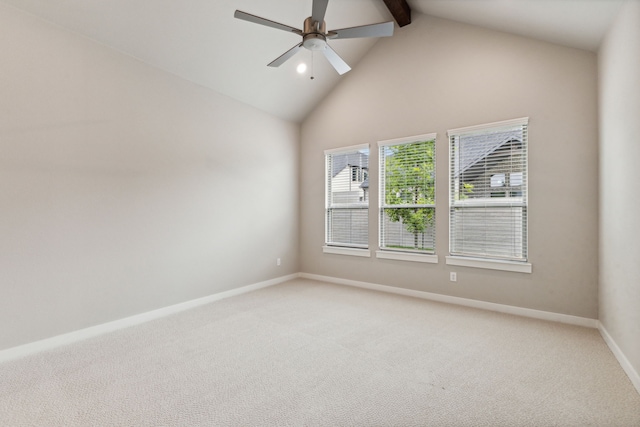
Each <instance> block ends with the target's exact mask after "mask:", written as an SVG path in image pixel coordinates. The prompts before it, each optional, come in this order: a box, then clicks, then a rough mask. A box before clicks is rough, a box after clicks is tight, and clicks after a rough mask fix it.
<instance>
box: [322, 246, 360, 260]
mask: <svg viewBox="0 0 640 427" xmlns="http://www.w3.org/2000/svg"><path fill="white" fill-rule="evenodd" d="M322 252H324V253H325V254H334V255H349V256H359V257H365V258H371V251H370V250H369V249H357V248H343V247H339V246H323V247H322Z"/></svg>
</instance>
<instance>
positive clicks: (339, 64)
mask: <svg viewBox="0 0 640 427" xmlns="http://www.w3.org/2000/svg"><path fill="white" fill-rule="evenodd" d="M322 52H323V53H324V56H326V57H327V59H328V60H329V62H330V63H331V65H333V68H335V69H336V71H337V72H338V74H340V75H343V74H344V73H346V72H347V71H349V70H351V67H349V65H347V63H346V62H344V60H343V59H342V58H340V56H339V55H338V54H337V53H336V51H335V50H333V49H331V46H329V45H327V48H326V49H325V50H323V51H322Z"/></svg>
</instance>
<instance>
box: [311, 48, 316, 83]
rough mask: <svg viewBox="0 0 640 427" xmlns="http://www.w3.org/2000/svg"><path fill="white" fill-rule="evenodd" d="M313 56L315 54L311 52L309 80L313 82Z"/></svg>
mask: <svg viewBox="0 0 640 427" xmlns="http://www.w3.org/2000/svg"><path fill="white" fill-rule="evenodd" d="M314 56H315V52H314V51H311V77H310V79H311V80H313V79H314V78H315V77H313V74H314V73H313V69H314V68H313V64H314V62H313V58H314Z"/></svg>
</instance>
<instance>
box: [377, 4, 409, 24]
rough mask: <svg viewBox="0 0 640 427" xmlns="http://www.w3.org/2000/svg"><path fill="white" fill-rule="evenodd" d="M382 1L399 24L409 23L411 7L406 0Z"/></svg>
mask: <svg viewBox="0 0 640 427" xmlns="http://www.w3.org/2000/svg"><path fill="white" fill-rule="evenodd" d="M384 3H385V4H386V5H387V8H388V9H389V12H391V15H393V19H395V20H396V22H397V23H398V25H399V26H401V27H404V26H405V25H409V24H411V7H409V4H407V0H384Z"/></svg>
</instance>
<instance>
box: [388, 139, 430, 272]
mask: <svg viewBox="0 0 640 427" xmlns="http://www.w3.org/2000/svg"><path fill="white" fill-rule="evenodd" d="M436 139H437V134H436V133H428V134H422V135H414V136H408V137H403V138H395V139H388V140H384V141H378V246H379V249H378V250H377V251H376V258H381V259H390V260H399V261H413V262H422V263H430V264H437V263H438V256H437V255H436V254H435V249H436V248H435V236H434V248H433V251H429V252H427V251H420V250H410V249H394V248H388V247H383V240H384V238H383V220H384V209H385V208H388V207H389V206H394V207H398V206H399V205H386V204H385V176H384V175H385V172H384V169H383V163H382V162H384V161H385V157H384V155H383V153H382V151H383V150H384V148H386V147H390V146H395V145H403V144H411V143H418V142H423V141H434V147H433V148H434V154H433V156H434V159H433V160H434V165H433V166H434V174H435V173H436V172H435V171H436V146H435V145H436ZM435 186H436V184H435V177H434V203H433V204H425V205H406V206H405V207H417V208H433V209H434V215H435V209H436V203H435V197H436V196H435ZM400 206H404V205H400ZM434 228H435V227H434ZM434 233H435V229H434Z"/></svg>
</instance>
